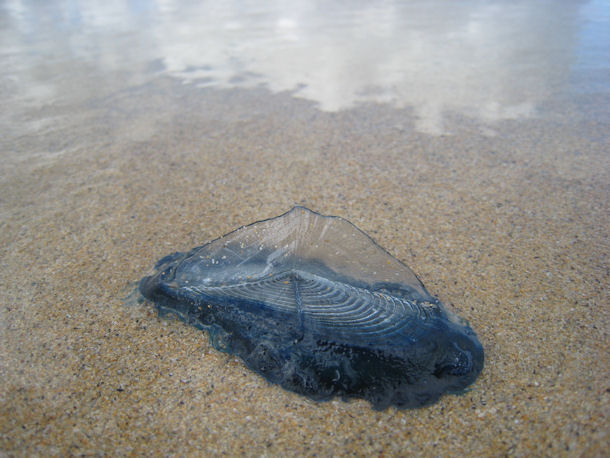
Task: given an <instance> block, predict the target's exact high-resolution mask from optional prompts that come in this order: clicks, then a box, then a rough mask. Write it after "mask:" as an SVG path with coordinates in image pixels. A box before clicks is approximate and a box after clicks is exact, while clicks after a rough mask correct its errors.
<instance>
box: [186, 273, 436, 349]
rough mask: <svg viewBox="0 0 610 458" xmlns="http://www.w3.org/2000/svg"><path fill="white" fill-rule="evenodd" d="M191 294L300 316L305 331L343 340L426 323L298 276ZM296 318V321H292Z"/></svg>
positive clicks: (396, 301) (375, 295) (334, 284)
mask: <svg viewBox="0 0 610 458" xmlns="http://www.w3.org/2000/svg"><path fill="white" fill-rule="evenodd" d="M186 289H187V290H189V291H192V292H193V293H199V294H203V295H205V296H207V297H217V298H224V299H229V300H230V299H233V300H241V301H248V302H251V303H256V304H259V305H261V306H264V307H266V308H269V309H272V310H277V311H281V312H286V313H288V314H294V315H295V317H296V316H298V314H302V316H303V317H304V318H305V320H306V322H307V323H308V326H310V327H313V328H315V329H317V330H321V329H324V330H326V331H327V332H329V333H340V334H341V335H342V336H343V337H350V336H357V337H358V338H366V337H373V336H379V335H383V336H391V335H393V334H395V333H398V332H401V331H402V330H404V329H405V328H407V327H408V326H409V325H411V324H412V321H413V320H426V319H427V318H428V312H427V308H426V307H424V306H422V305H420V304H418V303H417V302H416V301H408V300H406V299H402V298H397V297H393V296H391V295H389V294H387V293H386V294H384V293H382V292H374V291H370V290H368V289H365V288H359V287H357V286H352V285H349V284H347V283H342V282H338V281H332V280H328V279H326V278H323V277H320V276H318V275H315V274H311V273H308V272H304V271H290V272H282V273H278V274H275V275H272V276H268V277H266V278H264V279H262V280H258V281H245V282H239V283H236V284H228V285H223V286H204V285H201V286H190V287H187V288H186ZM295 319H296V318H295Z"/></svg>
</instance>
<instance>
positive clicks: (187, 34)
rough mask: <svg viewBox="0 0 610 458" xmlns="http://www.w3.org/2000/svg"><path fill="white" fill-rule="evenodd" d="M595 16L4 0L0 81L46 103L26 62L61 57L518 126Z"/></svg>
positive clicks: (487, 6) (484, 8)
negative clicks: (11, 81) (515, 121)
mask: <svg viewBox="0 0 610 458" xmlns="http://www.w3.org/2000/svg"><path fill="white" fill-rule="evenodd" d="M583 6H584V8H583ZM609 9H610V8H609V7H608V6H607V5H606V6H604V3H603V2H602V1H601V0H598V1H593V2H586V3H581V2H577V1H574V2H561V5H560V6H558V4H557V2H551V1H548V2H546V1H543V2H529V1H517V2H513V1H498V2H487V1H476V0H473V1H466V2H450V1H432V2H429V1H426V2H423V1H422V2H420V1H413V2H402V1H397V0H396V1H379V2H356V3H344V2H340V3H329V2H317V3H316V2H311V1H304V0H295V1H290V2H279V1H278V2H262V1H260V0H255V1H238V0H234V1H232V2H231V1H228V2H216V3H214V4H208V3H203V2H192V3H186V2H183V1H177V0H156V1H155V0H132V1H121V0H105V1H99V2H82V3H77V2H73V1H68V0H65V1H61V0H58V1H52V2H49V3H47V4H46V5H45V6H41V5H40V4H39V3H31V2H26V1H19V0H11V1H6V2H5V3H4V12H3V19H2V23H3V24H5V26H3V27H2V29H3V31H2V32H0V38H1V39H2V41H1V42H2V43H3V44H2V48H1V52H2V55H1V58H2V61H3V62H4V63H5V64H6V63H7V62H8V65H9V67H10V69H8V70H7V67H6V66H5V70H4V71H1V72H2V73H3V76H4V77H6V76H7V75H6V72H9V76H11V75H12V77H15V78H18V79H19V80H20V81H24V82H25V86H27V89H22V90H24V91H29V95H28V96H29V97H34V98H36V97H44V96H45V95H47V96H52V95H53V94H55V92H56V90H57V88H55V87H54V85H53V83H52V82H50V81H49V80H48V79H46V80H45V81H40V79H39V78H36V77H35V76H33V75H32V74H31V72H30V74H27V73H28V71H29V70H31V67H29V66H28V65H27V63H28V61H30V64H32V65H34V64H36V65H39V64H40V62H39V60H41V59H42V58H43V56H44V59H48V58H49V56H51V57H57V55H62V53H64V55H65V58H68V59H77V60H80V61H83V62H88V63H93V64H95V65H97V66H99V68H100V69H101V70H102V71H113V70H118V71H129V72H131V75H132V76H131V77H130V79H129V81H128V82H127V83H126V84H136V83H140V82H142V80H143V79H145V78H149V77H151V76H150V70H151V69H155V68H156V69H160V68H162V69H163V72H164V73H165V74H169V75H172V76H174V77H176V78H180V79H181V80H183V81H185V82H190V83H194V84H197V85H200V86H215V87H221V88H233V87H255V86H259V85H264V86H266V87H268V88H269V89H270V90H271V91H273V92H280V91H291V92H292V93H293V94H294V96H295V97H302V98H305V99H309V100H312V101H315V102H317V103H318V104H319V107H320V109H322V110H327V111H335V110H341V109H347V108H350V107H354V106H355V105H357V104H361V103H368V102H384V103H389V104H392V105H394V106H396V107H412V108H413V110H414V112H415V114H416V116H417V119H418V124H417V127H418V129H419V130H421V131H425V132H430V133H439V132H443V131H444V127H443V119H444V117H445V116H446V114H447V113H449V112H458V113H461V114H467V115H469V116H471V117H474V118H476V119H478V120H480V121H483V122H493V121H495V120H502V119H512V118H517V117H524V116H532V115H535V114H536V110H537V107H539V106H540V105H541V104H543V103H544V102H545V101H546V100H547V99H549V98H550V97H554V96H556V95H557V94H560V93H566V92H568V91H570V90H571V89H572V88H571V87H570V84H573V83H574V81H573V80H572V81H571V82H570V77H571V71H572V70H573V68H574V67H575V66H576V64H577V63H578V68H583V65H584V66H585V67H586V66H587V64H586V62H585V63H583V60H584V61H586V60H587V59H588V58H591V59H596V60H599V59H600V58H603V57H605V56H607V51H606V55H605V56H604V51H600V49H610V43H607V44H608V46H607V47H605V48H604V47H603V42H604V40H606V41H607V40H608V35H607V33H606V34H605V35H603V34H602V33H598V32H599V30H601V29H600V28H599V27H598V26H599V24H600V11H601V12H603V13H604V14H605V19H603V15H602V19H601V23H602V25H608V20H607V18H608V15H607V12H608V10H609ZM591 14H595V17H594V18H592V17H590V15H591ZM591 24H593V26H590V25H591ZM596 27H597V28H596ZM602 28H603V29H606V30H608V28H606V27H602ZM596 30H597V31H598V32H596ZM591 34H593V35H594V36H596V37H597V38H598V39H597V40H591V39H590V36H591ZM596 34H597V35H596ZM583 36H584V37H586V39H583V38H582V37H583ZM600 39H601V40H602V44H601V46H602V47H601V48H600V43H599V41H600ZM591 47H595V49H597V50H598V52H597V54H595V53H593V55H592V54H591V49H592V48H591ZM600 53H601V54H602V55H601V57H600ZM37 60H38V61H37ZM160 63H161V64H162V65H159V64H160ZM597 65H599V63H598V64H597ZM602 67H603V68H602V70H606V71H607V68H608V61H606V62H605V64H603V65H602ZM28 69H29V70H28ZM598 83H599V81H598ZM598 85H599V84H598ZM20 86H21V87H23V84H20ZM605 90H607V87H606V88H605Z"/></svg>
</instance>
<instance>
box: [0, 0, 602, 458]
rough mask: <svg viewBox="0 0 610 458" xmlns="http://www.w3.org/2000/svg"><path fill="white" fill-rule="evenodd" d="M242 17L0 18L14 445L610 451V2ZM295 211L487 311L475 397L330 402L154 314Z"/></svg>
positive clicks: (326, 452)
mask: <svg viewBox="0 0 610 458" xmlns="http://www.w3.org/2000/svg"><path fill="white" fill-rule="evenodd" d="M246 3H247V4H243V5H242V2H240V3H239V5H240V8H239V9H238V10H239V11H238V10H236V9H235V8H234V7H233V5H232V4H231V3H230V2H229V3H227V4H223V5H224V6H218V7H217V8H210V6H209V5H208V4H205V5H199V2H193V3H188V2H186V6H181V7H180V8H178V7H177V6H176V5H175V4H174V3H173V2H171V1H170V2H149V1H144V2H135V3H134V2H105V3H99V4H98V3H96V2H83V3H82V4H76V3H73V2H67V3H64V2H62V1H61V0H55V1H53V2H45V4H44V5H42V4H36V5H29V4H27V3H22V2H5V3H3V4H1V5H0V23H1V24H2V27H0V63H1V64H2V65H0V99H1V100H2V109H0V158H1V160H0V455H2V456H4V455H7V456H32V455H185V456H188V455H191V456H197V455H206V456H208V455H221V454H225V455H231V456H232V455H250V456H262V455H265V456H290V455H304V456H313V455H317V456H331V455H358V456H381V455H385V456H417V455H423V456H431V455H432V456H480V455H486V456H504V455H516V456H553V457H555V456H603V455H605V454H607V450H609V449H610V440H609V438H608V432H609V431H608V418H607V417H608V414H609V413H610V401H609V397H610V386H609V384H608V380H609V379H610V370H609V368H610V357H609V355H610V351H609V350H610V348H609V347H610V345H609V342H610V341H609V338H608V330H609V329H610V327H609V315H610V314H609V303H610V301H609V299H610V298H609V294H608V290H609V286H610V282H609V276H610V275H609V270H608V254H609V251H610V246H609V245H610V244H609V236H610V233H609V232H610V211H609V210H610V209H609V205H608V201H609V199H608V197H609V195H610V156H609V152H610V135H609V134H608V132H610V109H609V108H608V107H610V90H609V88H610V83H609V81H610V78H609V75H610V73H608V64H607V62H610V59H609V58H608V57H609V56H608V49H610V46H607V45H606V43H608V42H609V41H610V37H609V36H608V32H607V30H610V28H608V27H607V23H608V14H607V9H608V8H607V7H606V6H604V3H603V2H599V1H595V0H592V1H589V2H567V3H566V5H564V6H565V7H566V8H562V9H558V8H554V7H552V5H547V4H542V3H540V4H538V3H536V4H533V3H532V4H525V3H519V4H518V5H513V4H512V3H510V2H500V3H498V2H495V3H494V4H493V5H491V6H490V5H487V4H484V3H481V2H474V1H473V2H461V3H460V6H459V8H456V9H453V6H452V7H451V8H449V7H447V5H448V4H447V3H443V2H438V3H436V2H435V3H433V4H429V5H426V6H424V5H423V4H420V3H418V2H380V3H374V4H372V5H373V6H369V4H368V3H367V4H366V5H364V4H363V5H358V6H357V7H356V6H353V7H352V6H350V7H349V8H345V7H344V6H337V7H335V8H324V9H320V8H317V7H316V5H317V4H312V3H311V2H298V1H296V2H293V3H292V5H293V7H291V8H290V9H288V10H287V9H285V8H284V7H283V6H282V5H280V4H276V3H272V4H269V3H267V4H264V2H256V1H255V2H246ZM312 5H313V6H312ZM242 7H243V9H242ZM294 205H305V206H307V207H309V208H311V209H313V210H315V211H317V212H320V213H322V214H327V215H338V216H341V217H343V218H346V219H348V220H350V221H351V222H353V223H354V224H356V225H357V226H358V227H359V228H361V229H362V230H363V231H365V232H366V233H368V234H370V235H371V236H372V237H374V238H375V239H376V241H377V242H378V243H379V244H380V245H381V246H383V247H384V248H386V249H387V250H388V251H389V252H390V253H391V254H393V255H394V256H395V257H397V258H398V259H400V260H402V261H404V262H405V263H406V264H407V265H409V266H410V267H411V268H412V269H413V270H414V271H415V272H416V273H417V274H418V275H419V277H420V278H421V279H422V281H423V283H424V284H425V285H426V287H427V289H428V290H429V291H430V292H431V293H432V294H434V295H436V296H438V297H439V298H440V300H441V301H442V302H443V303H444V304H445V305H446V306H447V307H448V308H450V309H452V310H453V311H455V312H456V313H457V314H458V315H459V316H461V317H463V318H465V319H467V320H468V321H469V322H470V324H471V325H472V327H473V329H474V330H475V331H476V332H477V334H478V336H479V338H480V340H481V342H482V344H483V346H484V348H485V352H486V360H485V367H484V369H483V372H482V374H481V376H480V377H479V379H478V380H477V381H476V383H475V384H474V385H472V387H471V390H470V391H468V392H467V393H465V394H463V395H460V396H456V395H446V396H443V397H442V398H441V399H440V401H439V402H437V403H435V404H433V405H431V406H429V407H425V408H422V409H415V410H396V409H394V408H390V409H387V410H384V411H375V410H373V409H371V407H370V405H369V404H368V403H367V402H365V401H359V400H353V401H350V402H343V401H341V400H334V401H329V402H324V403H316V402H313V401H310V400H308V399H307V398H304V397H302V396H299V395H296V394H294V393H290V392H286V391H284V390H282V389H281V388H279V387H278V386H274V385H270V384H269V383H267V382H266V381H265V380H264V379H263V378H262V377H260V376H258V375H256V374H254V373H253V372H251V371H250V370H248V369H247V368H246V367H245V365H244V363H243V362H242V361H241V360H239V359H237V358H235V357H232V356H230V355H227V354H224V353H219V352H218V351H216V350H214V349H213V348H212V346H211V345H210V343H209V341H208V337H207V335H206V334H205V333H204V332H201V331H199V330H197V329H195V328H192V327H189V326H187V325H185V324H184V323H182V322H178V321H174V320H169V319H160V318H159V317H158V316H157V314H156V312H155V311H154V308H153V307H152V306H151V304H149V303H146V302H142V303H138V302H137V301H135V300H134V296H133V295H132V293H133V291H134V288H135V286H136V284H137V282H138V281H139V280H140V278H142V277H143V276H144V275H145V274H146V273H147V272H148V271H149V270H150V269H151V268H152V266H153V265H154V263H155V262H156V261H157V260H158V259H159V258H161V257H162V256H164V255H167V254H169V253H172V252H175V251H184V250H187V249H190V248H192V247H194V246H197V245H201V244H203V243H205V242H206V241H209V240H212V239H214V238H216V237H218V236H220V235H222V234H225V233H226V232H228V231H230V230H233V229H235V228H236V227H238V226H241V225H243V224H248V223H251V222H253V221H256V220H260V219H264V218H269V217H273V216H277V215H279V214H281V213H283V212H285V211H287V210H289V209H290V208H291V207H292V206H294Z"/></svg>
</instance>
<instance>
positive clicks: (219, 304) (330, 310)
mask: <svg viewBox="0 0 610 458" xmlns="http://www.w3.org/2000/svg"><path fill="white" fill-rule="evenodd" d="M140 291H141V293H142V294H143V295H144V296H145V297H146V298H147V299H148V300H150V301H152V302H153V303H154V304H155V305H156V307H157V309H158V310H159V313H160V314H166V313H173V314H175V315H177V316H178V317H179V318H181V319H182V320H184V321H185V322H187V323H189V324H192V325H194V326H196V327H198V328H200V329H203V330H206V331H207V332H208V333H209V335H210V340H211V342H212V344H213V346H214V347H215V348H217V349H218V350H221V351H225V352H229V353H231V354H234V355H237V356H239V357H241V358H242V359H243V360H244V362H245V364H246V365H247V366H248V367H249V368H250V369H251V370H253V371H255V372H257V373H259V374H261V375H263V376H264V377H265V378H266V379H267V380H269V381H270V382H272V383H276V384H279V385H281V386H282V387H283V388H285V389H287V390H291V391H294V392H297V393H300V394H303V395H306V396H308V397H310V398H312V399H315V400H327V399H330V398H332V397H333V396H340V397H342V398H343V399H344V400H347V399H349V398H363V399H366V400H368V401H370V402H371V404H372V405H373V407H374V408H376V409H384V408H386V407H388V406H395V407H398V408H411V407H420V406H424V405H427V404H430V403H432V402H434V401H436V400H437V399H438V398H439V397H440V396H441V395H442V394H443V393H447V392H450V393H458V392H461V391H463V390H464V389H466V387H468V386H469V385H470V384H472V383H473V382H474V381H475V379H476V378H477V376H478V375H479V373H480V372H481V370H482V368H483V359H484V357H483V348H482V346H481V344H480V342H479V340H478V339H477V336H476V334H475V333H474V331H473V330H472V329H471V328H470V326H469V325H468V323H467V322H466V321H465V320H463V319H461V318H459V317H458V316H457V315H454V314H453V313H451V312H449V311H447V310H446V309H445V308H444V307H443V305H442V304H441V302H440V301H439V300H438V299H437V298H435V297H434V296H432V295H431V294H430V293H428V291H427V290H426V288H425V287H424V285H423V284H422V282H421V281H420V280H419V278H418V277H417V276H416V275H415V273H414V272H413V271H412V270H411V269H410V268H409V267H407V266H406V265H405V264H404V263H402V262H401V261H399V260H398V259H396V258H394V257H393V256H392V255H390V254H389V253H388V252H387V251H386V250H385V249H383V248H381V247H380V246H379V245H378V244H377V243H376V242H375V241H374V240H373V239H372V238H371V237H369V236H368V235H367V234H365V233H364V232H362V231H361V230H360V229H358V228H357V227H356V226H354V225H353V224H352V223H350V222H349V221H347V220H345V219H343V218H340V217H336V216H323V215H321V214H319V213H316V212H314V211H311V210H309V209H307V208H305V207H294V208H293V209H292V210H290V211H288V212H287V213H284V214H283V215H280V216H277V217H275V218H271V219H267V220H263V221H258V222H256V223H252V224H249V225H247V226H242V227H240V228H239V229H236V230H235V231H233V232H230V233H229V234H226V235H224V236H222V237H220V238H218V239H216V240H213V241H211V242H209V243H206V244H205V245H203V246H200V247H197V248H194V249H192V250H191V251H189V252H186V253H174V254H171V255H169V256H166V257H164V258H162V259H161V260H160V261H159V262H158V263H157V264H156V266H155V268H154V271H153V272H152V273H151V274H150V275H148V276H146V277H144V278H143V279H142V280H141V281H140Z"/></svg>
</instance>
